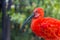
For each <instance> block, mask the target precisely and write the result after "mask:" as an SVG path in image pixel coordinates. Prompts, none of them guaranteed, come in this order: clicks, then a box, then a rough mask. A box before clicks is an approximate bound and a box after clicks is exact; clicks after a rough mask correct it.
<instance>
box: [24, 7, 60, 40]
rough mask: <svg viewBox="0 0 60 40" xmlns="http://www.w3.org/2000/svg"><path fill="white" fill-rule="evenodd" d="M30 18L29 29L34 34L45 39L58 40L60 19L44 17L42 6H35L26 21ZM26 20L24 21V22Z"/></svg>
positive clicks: (59, 36) (59, 39)
mask: <svg viewBox="0 0 60 40" xmlns="http://www.w3.org/2000/svg"><path fill="white" fill-rule="evenodd" d="M31 18H32V21H31V30H32V32H33V33H34V34H35V35H36V36H38V37H42V38H44V39H45V40H60V20H57V19H55V18H51V17H44V10H43V9H42V8H35V9H34V11H33V15H32V16H30V17H29V18H28V19H27V21H28V20H30V19H31ZM27 21H25V24H26V23H27Z"/></svg>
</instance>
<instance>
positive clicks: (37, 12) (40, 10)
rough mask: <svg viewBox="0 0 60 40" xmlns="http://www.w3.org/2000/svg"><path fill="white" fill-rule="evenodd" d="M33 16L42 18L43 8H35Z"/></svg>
mask: <svg viewBox="0 0 60 40" xmlns="http://www.w3.org/2000/svg"><path fill="white" fill-rule="evenodd" d="M33 14H34V18H38V17H40V18H41V17H44V10H43V8H35V9H34V11H33Z"/></svg>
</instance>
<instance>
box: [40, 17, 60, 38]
mask: <svg viewBox="0 0 60 40" xmlns="http://www.w3.org/2000/svg"><path fill="white" fill-rule="evenodd" d="M41 29H42V32H43V33H44V34H45V35H46V37H47V38H58V36H60V21H59V20H56V19H54V18H45V19H44V20H43V21H42V23H41Z"/></svg>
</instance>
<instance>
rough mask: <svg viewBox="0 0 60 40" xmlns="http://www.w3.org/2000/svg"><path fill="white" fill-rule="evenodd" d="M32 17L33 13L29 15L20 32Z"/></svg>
mask: <svg viewBox="0 0 60 40" xmlns="http://www.w3.org/2000/svg"><path fill="white" fill-rule="evenodd" d="M33 17H34V13H32V15H30V16H29V17H28V18H27V19H26V20H25V21H24V23H23V24H22V28H21V31H22V30H23V29H24V28H25V25H26V24H27V23H28V22H29V21H30V20H31V19H32V18H33Z"/></svg>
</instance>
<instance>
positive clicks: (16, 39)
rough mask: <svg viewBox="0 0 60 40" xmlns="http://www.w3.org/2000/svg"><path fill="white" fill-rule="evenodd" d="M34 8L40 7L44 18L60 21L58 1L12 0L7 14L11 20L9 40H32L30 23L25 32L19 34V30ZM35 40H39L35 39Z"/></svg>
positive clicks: (59, 0)
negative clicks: (43, 12)
mask: <svg viewBox="0 0 60 40" xmlns="http://www.w3.org/2000/svg"><path fill="white" fill-rule="evenodd" d="M36 7H41V8H43V9H44V11H45V17H49V16H50V17H53V18H56V19H60V0H12V5H11V9H10V11H7V14H9V16H10V20H11V40H33V39H34V38H35V37H34V36H33V34H32V32H31V30H30V28H29V27H30V23H29V24H27V25H26V28H25V29H24V31H25V32H23V33H20V32H19V29H20V28H21V25H22V24H23V22H24V20H25V19H26V18H27V17H28V16H29V15H30V14H31V13H32V12H33V9H34V8H36ZM1 15H2V14H1V12H0V32H1V29H2V28H1V27H2V26H1V21H2V20H1V17H2V16H1ZM35 40H39V39H38V38H35Z"/></svg>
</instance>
